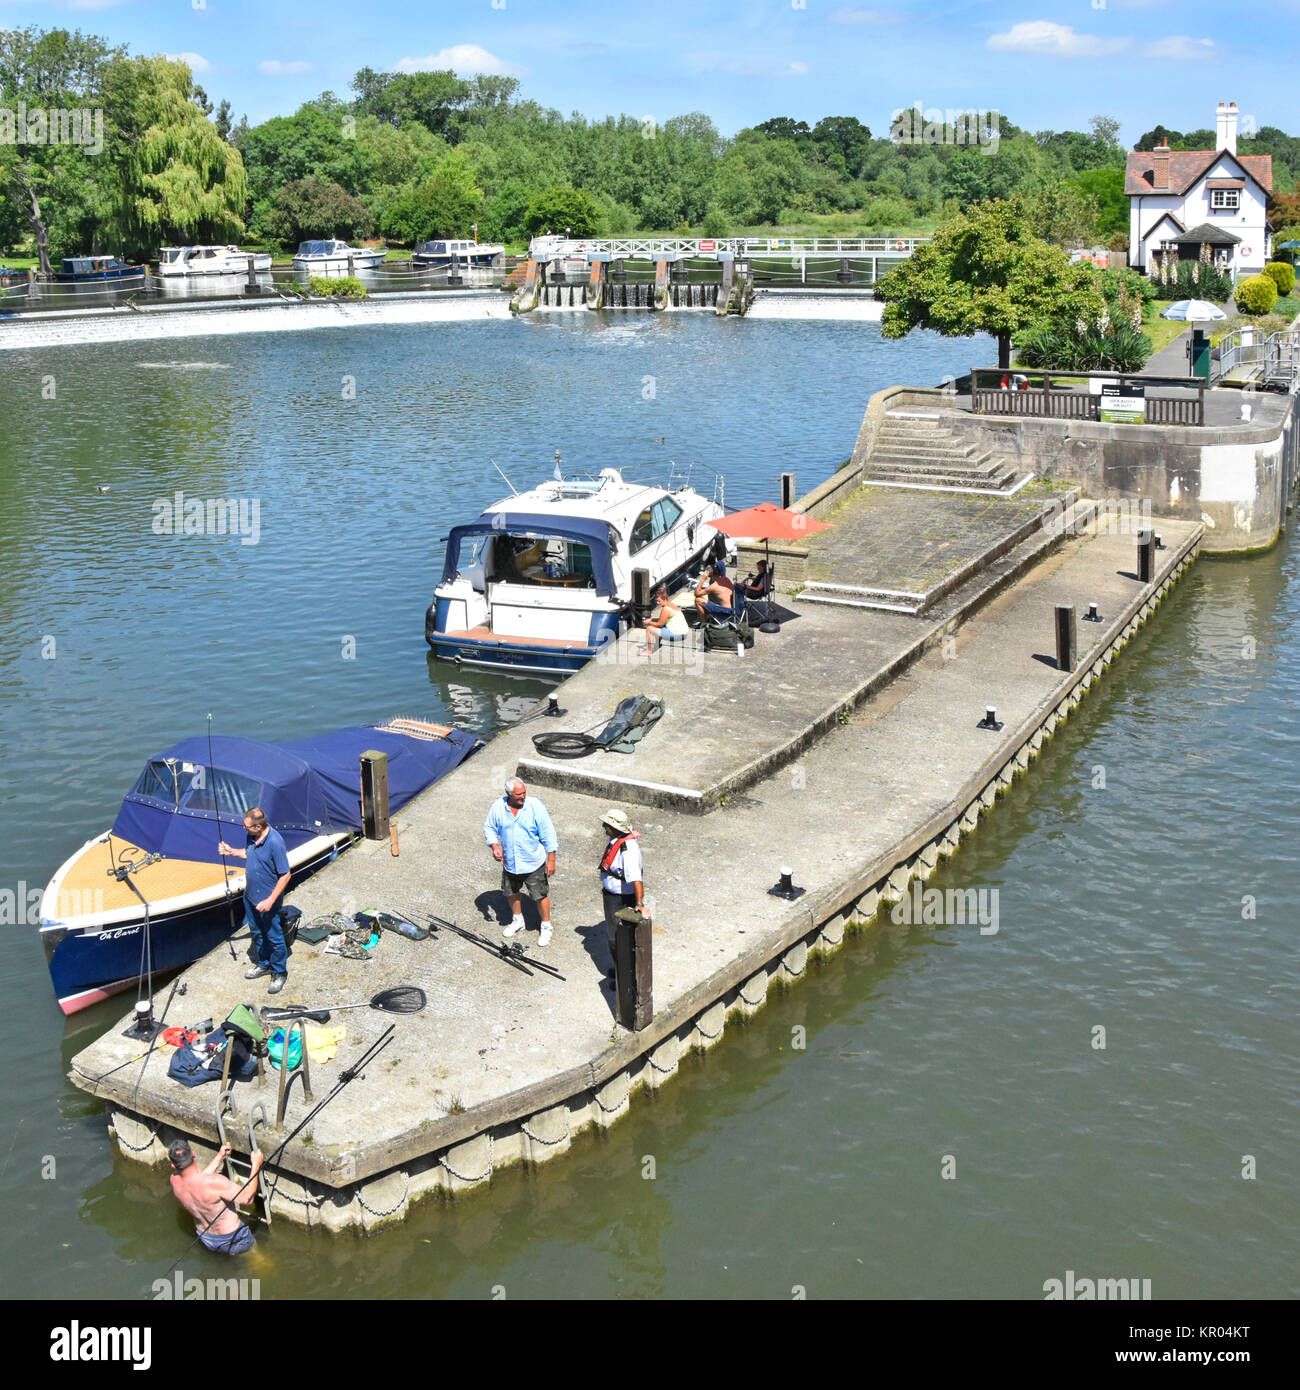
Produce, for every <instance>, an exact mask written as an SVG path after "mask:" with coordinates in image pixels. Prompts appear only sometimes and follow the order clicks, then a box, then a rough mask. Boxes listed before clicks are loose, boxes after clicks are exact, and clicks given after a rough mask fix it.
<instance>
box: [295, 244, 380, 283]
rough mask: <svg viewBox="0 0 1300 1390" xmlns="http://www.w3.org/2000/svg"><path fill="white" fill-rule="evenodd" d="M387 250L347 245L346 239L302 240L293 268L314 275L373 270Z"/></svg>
mask: <svg viewBox="0 0 1300 1390" xmlns="http://www.w3.org/2000/svg"><path fill="white" fill-rule="evenodd" d="M387 255H388V252H387V251H385V250H384V248H383V247H382V246H380V247H378V248H377V249H376V248H372V249H370V250H366V249H365V248H364V247H360V246H349V245H348V244H347V242H346V241H335V240H334V239H333V238H329V239H326V240H321V241H304V242H301V243H300V244H299V246H298V254H297V255H296V256H294V258H293V268H294V269H295V270H307V271H310V272H311V273H312V274H314V275H320V274H331V273H333V274H339V275H346V274H348V272H349V271H350V270H373V269H374V268H375V267H376V266H378V265H383V263H384V258H385V257H386V256H387Z"/></svg>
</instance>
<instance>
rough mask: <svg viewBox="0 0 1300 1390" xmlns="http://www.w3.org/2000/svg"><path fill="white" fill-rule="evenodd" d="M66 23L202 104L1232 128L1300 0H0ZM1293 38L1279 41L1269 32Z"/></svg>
mask: <svg viewBox="0 0 1300 1390" xmlns="http://www.w3.org/2000/svg"><path fill="white" fill-rule="evenodd" d="M27 25H37V26H39V27H42V28H53V27H56V26H62V27H66V28H73V29H82V30H84V31H87V32H90V33H95V34H99V35H101V36H102V37H104V38H106V39H107V40H109V41H110V42H112V43H125V44H127V45H128V46H129V47H130V49H131V51H132V52H135V53H159V52H162V53H168V54H171V55H172V56H182V57H184V58H185V59H186V61H188V62H189V63H190V65H191V67H192V68H193V69H194V72H195V76H196V78H197V80H198V81H199V82H200V83H201V84H202V85H203V87H204V88H205V89H206V90H207V93H208V95H209V97H210V98H211V99H212V100H213V102H214V103H215V102H218V101H220V100H221V99H222V98H223V97H224V98H227V99H228V100H229V101H230V102H231V105H232V106H233V108H234V114H235V117H236V119H238V117H239V116H240V115H244V114H246V115H247V116H248V119H249V121H250V122H251V123H253V124H258V123H259V122H261V121H264V120H266V119H267V118H268V117H270V116H275V115H287V114H289V113H291V112H292V111H293V110H295V109H296V107H297V106H298V105H299V103H301V102H302V101H305V100H307V99H308V98H310V97H313V96H316V95H318V94H319V93H320V92H322V91H326V90H332V91H334V92H335V93H337V94H338V95H339V96H340V97H350V96H351V93H350V91H349V83H350V81H351V78H352V74H353V73H354V72H355V71H356V70H357V69H358V68H360V67H365V66H369V67H372V68H375V69H376V70H379V71H390V70H394V69H398V70H405V71H415V70H419V69H421V68H446V67H450V68H453V69H454V70H455V71H457V72H458V73H460V74H461V75H462V76H467V75H469V74H471V73H474V72H490V73H508V74H510V75H512V76H516V77H518V78H519V80H520V83H521V89H522V95H523V96H525V97H529V98H531V99H533V100H535V101H538V102H540V103H541V104H542V105H543V106H552V107H556V108H558V109H559V110H560V111H562V112H564V113H565V114H566V115H567V114H568V113H570V112H573V111H580V112H582V113H583V114H584V115H586V116H588V117H594V118H600V117H603V116H605V115H610V114H615V115H617V114H621V113H625V114H628V115H631V116H635V117H637V118H638V119H645V118H646V117H651V118H653V119H655V120H656V121H657V122H659V123H662V122H663V121H664V120H666V119H667V118H668V117H670V116H674V115H679V114H682V113H683V112H686V111H693V110H700V111H704V112H705V113H706V114H707V115H709V116H710V117H712V119H713V121H714V122H715V124H716V125H717V126H718V128H719V129H720V130H721V131H722V133H723V134H724V135H731V134H734V133H735V131H736V130H738V129H740V128H741V127H743V126H747V125H753V124H756V123H757V122H759V121H762V120H765V119H767V118H768V117H770V116H778V115H779V116H793V117H795V118H796V119H800V120H806V121H808V122H809V124H812V123H814V122H815V121H817V120H818V119H819V118H820V117H822V116H827V115H835V116H844V115H852V116H857V117H858V118H859V119H860V120H862V121H863V122H865V124H867V125H868V126H870V127H871V130H872V133H873V134H875V135H887V134H888V131H889V125H890V120H891V117H892V113H893V112H894V111H895V110H897V109H898V108H901V107H904V106H910V105H912V104H913V103H915V102H918V101H919V102H921V104H922V105H923V106H924V107H926V108H934V107H937V108H941V109H945V110H946V109H948V108H960V109H963V110H964V109H967V108H972V107H973V108H976V109H979V110H986V111H989V110H996V111H998V112H999V113H1001V114H1002V115H1003V116H1005V117H1007V118H1008V119H1010V120H1012V121H1014V122H1015V123H1016V124H1017V125H1020V126H1023V127H1026V128H1027V129H1029V130H1043V129H1053V130H1065V129H1075V130H1085V129H1087V123H1088V120H1089V118H1090V117H1091V116H1094V115H1098V114H1100V115H1107V116H1112V117H1114V118H1116V119H1118V120H1119V121H1120V122H1121V131H1120V138H1121V141H1123V142H1124V143H1126V144H1131V143H1132V142H1133V141H1135V140H1136V139H1137V138H1138V137H1139V136H1140V135H1141V134H1142V133H1143V132H1144V131H1146V130H1149V129H1150V128H1151V127H1152V126H1154V125H1155V124H1156V123H1157V122H1158V121H1159V122H1163V123H1164V124H1165V125H1167V126H1170V127H1171V128H1173V129H1176V130H1193V129H1198V128H1203V127H1207V126H1208V127H1210V128H1213V127H1214V111H1215V107H1216V105H1217V104H1218V102H1219V101H1220V100H1224V101H1236V102H1237V104H1238V106H1239V108H1240V110H1241V113H1242V123H1241V125H1242V131H1243V133H1245V132H1248V131H1249V130H1250V129H1251V128H1252V127H1251V122H1252V121H1253V122H1254V125H1255V126H1256V127H1258V126H1261V125H1276V126H1280V127H1282V129H1284V130H1288V131H1290V130H1293V129H1294V128H1295V127H1297V126H1300V120H1297V119H1296V113H1297V103H1296V99H1295V85H1294V84H1295V77H1294V69H1295V61H1296V56H1297V53H1298V52H1300V42H1297V34H1298V32H1300V0H1275V3H1274V4H1273V5H1271V6H1268V7H1266V8H1265V9H1264V10H1259V9H1255V10H1253V11H1249V10H1243V9H1242V8H1241V7H1240V6H1223V5H1215V4H1210V3H1205V0H1046V2H1045V0H1028V2H1022V3H1017V2H1016V0H1012V3H1001V2H1000V0H993V2H992V3H980V2H979V0H952V3H948V0H930V3H925V0H905V3H901V4H889V3H888V0H872V3H871V4H870V5H866V4H860V3H856V0H728V3H718V0H654V3H653V4H635V3H633V4H621V3H618V0H615V3H609V0H601V3H596V2H595V0H454V3H453V2H452V0H326V3H322V0H308V3H289V0H0V27H8V28H21V27H25V26H27ZM1280 33H1283V34H1285V37H1284V38H1282V39H1279V34H1280Z"/></svg>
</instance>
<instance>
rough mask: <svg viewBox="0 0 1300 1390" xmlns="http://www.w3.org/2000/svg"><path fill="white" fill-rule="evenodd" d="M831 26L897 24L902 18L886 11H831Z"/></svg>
mask: <svg viewBox="0 0 1300 1390" xmlns="http://www.w3.org/2000/svg"><path fill="white" fill-rule="evenodd" d="M828 18H829V19H830V22H831V23H832V24H897V23H898V22H899V21H900V20H901V19H902V18H903V16H902V15H901V14H892V13H890V12H889V11H888V10H832V11H831V13H830V15H829V16H828Z"/></svg>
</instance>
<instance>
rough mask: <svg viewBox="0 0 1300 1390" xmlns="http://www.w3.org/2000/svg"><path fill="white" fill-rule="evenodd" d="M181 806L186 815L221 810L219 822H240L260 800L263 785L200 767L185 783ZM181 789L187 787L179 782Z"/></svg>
mask: <svg viewBox="0 0 1300 1390" xmlns="http://www.w3.org/2000/svg"><path fill="white" fill-rule="evenodd" d="M187 780H188V789H186V790H183V794H182V797H181V805H182V807H184V809H185V810H187V811H215V810H217V808H218V807H220V808H221V816H222V819H227V818H229V817H232V816H236V815H237V816H240V817H241V818H242V817H243V816H245V815H247V813H248V812H249V811H250V810H252V808H253V807H254V806H256V805H257V804H258V802H259V800H260V799H261V798H262V784H261V783H260V782H258V781H255V780H254V779H253V778H251V777H241V776H240V775H239V773H237V772H228V771H226V769H225V768H220V767H219V768H217V769H216V771H215V772H213V771H212V770H211V769H210V768H206V767H200V768H197V769H196V770H195V772H194V773H193V774H192V775H191V776H190V777H189V778H188V779H187ZM181 786H182V788H183V789H185V788H186V783H185V782H182V783H181Z"/></svg>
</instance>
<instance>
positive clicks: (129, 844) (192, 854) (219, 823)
mask: <svg viewBox="0 0 1300 1390" xmlns="http://www.w3.org/2000/svg"><path fill="white" fill-rule="evenodd" d="M209 744H210V747H211V751H210V752H209ZM480 747H482V741H481V740H480V739H479V738H478V737H477V736H476V735H474V734H471V733H468V732H467V731H465V730H463V729H455V728H449V727H447V726H446V725H442V724H433V723H429V722H428V721H426V720H419V719H395V720H391V721H389V722H388V723H387V724H382V725H377V726H370V725H362V726H357V727H353V728H347V729H339V730H338V731H336V732H334V733H329V734H322V735H319V736H318V737H316V738H308V739H300V740H296V741H293V742H289V743H262V742H259V741H257V740H255V739H248V738H235V737H229V736H220V737H214V738H212V739H211V740H209V739H207V738H189V739H184V740H182V741H181V742H180V743H177V744H175V745H174V746H173V747H171V748H168V749H166V750H165V751H164V752H162V753H159V754H157V755H156V756H154V757H152V758H150V759H149V761H148V762H147V763H146V764H145V767H144V770H143V771H142V772H141V774H140V776H139V778H138V779H137V780H136V783H135V786H134V787H133V788H132V789H131V791H130V792H129V793H128V794H127V796H126V799H125V800H124V801H123V802H122V806H121V809H120V810H119V811H118V814H117V819H116V820H115V821H114V822H113V825H112V828H111V829H109V830H108V831H106V832H105V833H103V834H101V835H97V836H96V837H95V838H94V839H93V840H89V841H87V843H86V844H84V845H83V846H82V847H81V848H80V849H79V850H78V851H77V852H76V853H75V854H74V855H72V856H71V858H69V859H68V860H67V862H66V863H64V864H63V865H62V867H61V868H60V869H59V870H58V871H57V872H56V873H55V875H54V877H53V878H52V879H51V880H50V882H49V884H48V886H47V887H46V889H45V893H44V895H43V897H42V899H41V941H42V944H43V945H44V947H45V958H46V962H47V963H48V965H49V969H50V977H51V979H52V981H53V983H54V990H55V994H56V995H57V997H58V1000H59V1007H60V1008H61V1009H62V1010H63V1012H64V1013H65V1014H71V1013H76V1012H77V1011H78V1010H80V1009H85V1008H89V1007H90V1005H92V1004H95V1003H98V1002H99V1001H100V1000H101V999H106V998H108V997H109V996H110V995H112V994H116V993H118V992H119V991H121V990H123V989H126V988H128V987H129V986H130V985H132V984H133V983H134V982H135V980H136V978H137V976H138V973H139V971H140V968H141V961H142V958H143V944H144V940H143V930H144V926H145V909H144V905H143V904H142V902H141V897H143V898H144V900H145V902H147V903H148V909H149V910H148V922H149V929H150V937H151V942H150V949H151V954H152V965H153V969H154V970H155V971H165V970H172V969H176V968H179V967H181V966H185V965H189V964H190V963H191V962H193V961H195V960H197V959H198V958H199V957H200V956H202V955H205V954H206V953H207V952H208V951H210V950H211V949H212V948H213V947H214V946H216V945H219V944H220V943H221V941H222V940H223V939H224V938H225V937H227V936H228V935H229V934H230V931H231V924H232V905H233V919H234V924H235V926H236V927H238V926H239V925H240V924H241V923H242V921H243V909H242V903H241V899H242V895H243V891H244V872H243V867H244V861H243V860H242V859H225V860H224V861H223V858H222V856H221V854H220V853H219V851H218V845H219V844H220V842H221V841H222V840H223V839H224V840H225V841H227V843H230V844H234V845H241V844H243V843H244V842H245V839H246V835H245V832H244V824H243V822H244V816H245V814H246V813H247V812H248V811H249V810H250V809H251V808H252V807H254V806H260V807H261V808H262V810H263V811H265V812H266V817H267V820H268V822H269V823H270V824H271V825H272V826H273V827H274V828H275V829H276V830H277V831H279V833H280V834H281V836H283V838H284V844H285V849H286V851H287V852H288V856H289V867H290V871H291V872H292V875H293V877H292V879H291V882H290V890H292V888H293V886H294V885H295V884H297V883H299V882H301V881H302V880H303V879H304V878H306V877H307V876H308V875H309V874H311V873H313V872H314V871H315V870H316V869H318V868H320V867H321V866H322V865H323V864H326V863H328V862H329V861H330V860H331V859H333V858H335V857H336V856H337V855H338V854H339V852H340V851H341V850H343V849H345V848H347V846H348V845H350V844H351V843H352V842H353V841H354V840H355V839H356V838H357V836H358V833H359V831H360V828H361V755H362V753H365V752H380V753H383V754H385V755H386V757H387V760H388V804H389V809H390V811H391V812H396V811H399V810H400V809H401V808H402V807H403V806H405V805H407V804H408V803H409V802H410V801H411V800H412V799H413V798H415V797H416V796H418V795H419V794H420V793H421V792H422V791H424V790H426V788H428V787H431V786H432V785H433V784H434V783H435V782H437V781H438V780H439V779H440V778H442V777H445V776H446V775H447V773H449V772H450V771H451V770H452V769H453V768H455V767H457V766H458V765H459V764H460V763H461V762H463V761H464V760H465V759H466V758H467V757H469V756H470V754H472V753H473V752H475V751H476V750H477V749H478V748H480ZM133 890H134V891H133ZM137 894H138V895H139V896H137Z"/></svg>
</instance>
